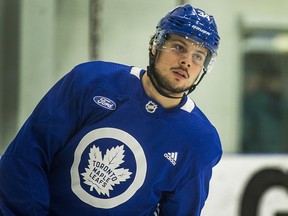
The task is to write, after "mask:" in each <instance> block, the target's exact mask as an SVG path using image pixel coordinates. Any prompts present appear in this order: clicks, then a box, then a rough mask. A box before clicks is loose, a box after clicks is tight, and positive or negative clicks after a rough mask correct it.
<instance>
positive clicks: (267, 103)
mask: <svg viewBox="0 0 288 216" xmlns="http://www.w3.org/2000/svg"><path fill="white" fill-rule="evenodd" d="M185 3H190V4H192V5H193V6H194V7H199V8H201V9H203V10H205V11H206V12H207V13H208V14H211V15H213V16H214V17H215V19H216V22H217V26H218V31H219V34H220V36H221V43H220V49H219V52H218V57H217V60H216V63H215V66H214V69H213V70H212V72H211V73H210V74H208V75H207V76H206V77H205V78H204V79H203V81H202V82H201V84H200V85H199V86H198V87H197V89H196V90H195V92H193V93H192V94H191V95H190V96H191V98H192V99H193V100H194V101H195V102H196V104H197V105H198V106H199V107H200V108H201V109H202V110H203V111H204V113H205V114H206V115H207V116H208V118H209V119H210V120H211V122H212V123H213V124H214V125H215V126H216V128H217V129H218V132H219V134H220V137H221V140H222V144H223V149H224V156H223V160H222V161H221V162H220V164H219V166H217V167H216V170H217V172H215V177H213V181H212V186H213V187H211V188H212V189H211V195H210V196H209V199H208V201H207V207H205V209H204V214H203V215H209V216H212V215H213V216H215V215H217V216H221V215H223V216H224V215H227V216H228V215H229V216H234V215H237V214H239V215H240V214H241V215H245V216H249V215H251V216H252V215H260V216H264V215H265V216H266V215H267V216H269V215H273V216H274V215H275V216H287V215H288V208H287V206H288V196H287V191H288V186H287V184H286V183H285V182H288V177H287V171H288V160H287V155H286V154H287V152H288V85H287V83H288V71H287V70H288V69H287V68H288V15H287V8H288V1H287V0H274V1H270V0H253V1H251V0H242V1H236V0H221V1H216V0H214V1H211V0H210V1H209V0H201V1H200V0H194V1H189V0H186V1H180V0H178V1H177V0H137V1H135V0H121V1H120V0H81V1H80V0H49V1H46V0H0V155H1V154H2V153H3V152H4V151H5V149H6V147H7V145H8V144H9V143H10V142H11V140H12V139H13V138H14V136H15V135H16V133H17V131H18V130H19V128H20V127H21V125H22V124H23V123H24V121H25V120H26V119H27V117H28V116H29V115H30V114H31V112H32V111H33V109H34V107H35V106H36V104H37V103H38V102H39V100H40V99H41V98H42V97H43V95H44V94H45V93H46V92H47V91H48V90H49V89H50V88H51V87H52V85H53V84H55V82H56V81H57V80H59V79H60V78H61V77H62V76H63V75H64V74H66V73H67V72H69V71H70V70H71V69H72V68H73V67H74V66H75V65H77V64H79V63H81V62H86V61H90V60H96V59H100V60H105V61H115V62H119V63H124V64H128V65H133V66H138V67H141V68H146V67H147V64H148V43H149V39H150V37H151V36H152V35H153V33H154V31H155V27H156V24H157V22H158V21H159V20H160V19H161V18H162V17H163V16H164V15H165V14H166V13H167V12H168V11H170V10H171V9H173V8H174V7H175V6H177V5H179V4H185ZM268 168H269V170H268V171H269V172H267V173H266V171H267V169H268ZM271 168H273V169H274V171H275V170H276V171H275V172H277V171H279V172H280V173H282V174H283V175H282V174H281V175H280V176H282V177H283V178H282V177H279V178H276V177H275V176H277V175H276V174H275V173H274V172H270V171H271V170H270V169H271ZM259 171H264V174H265V175H264V176H268V177H267V179H269V176H271V175H272V176H274V177H275V178H272V179H273V180H271V181H268V180H267V181H268V182H269V183H266V184H265V185H266V186H265V187H266V188H265V187H264V186H263V187H264V189H263V194H266V192H267V190H268V189H267V188H270V186H271V187H272V188H274V186H275V185H276V186H277V190H278V189H279V188H280V192H277V191H276V192H275V191H273V194H272V195H271V193H270V195H268V196H269V197H268V198H267V196H266V195H265V196H266V198H263V197H262V196H260V195H259V197H258V199H259V200H260V201H259V202H256V203H255V202H254V204H253V206H250V205H252V204H251V203H253V202H249V201H248V202H247V201H245V196H246V192H247V191H246V189H247V187H248V186H249V183H250V180H251V181H252V180H253V178H254V177H255V176H256V177H257V174H258V172H259ZM232 173H233V174H232ZM266 174H267V175H266ZM237 179H238V180H239V179H242V181H240V182H239V181H237ZM261 179H263V178H261ZM264 179H265V177H264ZM270 179H271V178H270ZM275 179H276V180H275ZM279 179H280V180H279ZM286 180H287V181H286ZM235 182H238V183H237V184H235ZM252 182H253V181H252ZM283 182H284V183H283ZM219 183H220V184H221V187H219ZM262 183H263V181H262ZM214 185H215V186H214ZM227 185H229V186H230V187H227ZM256 185H259V184H256ZM267 185H268V186H269V187H268V186H267ZM225 186H226V187H225ZM213 188H217V189H216V190H215V191H214V189H213ZM252 188H253V187H252ZM281 188H282V190H281ZM283 188H285V190H283ZM255 190H257V191H258V192H259V190H260V189H259V188H257V189H255ZM225 191H226V192H227V193H225ZM252 191H253V190H252ZM283 191H285V192H283ZM248 192H249V190H248ZM264 192H265V193H264ZM219 193H220V194H225V196H224V195H223V196H221V198H219ZM279 193H280V194H279ZM248 194H249V193H248ZM252 194H253V193H252ZM248 197H249V196H248ZM271 197H272V198H271ZM275 197H276V198H275ZM250 198H251V196H250ZM255 199H256V200H257V198H255ZM255 199H254V200H255ZM269 199H271V200H274V202H272V203H274V204H273V205H272V204H271V202H270V201H269ZM263 200H264V201H263ZM265 200H266V201H265ZM267 200H268V201H267ZM227 201H229V202H228V203H230V204H231V205H229V206H230V207H229V208H226V211H223V206H225V205H227ZM264 202H266V203H264ZM245 203H250V204H245ZM263 203H264V204H263ZM243 205H244V207H243ZM245 205H248V207H247V206H245ZM275 205H276V206H275ZM279 205H280V206H279ZM264 206H265V207H264ZM267 206H268V207H267ZM269 206H270V207H269ZM226 207H227V206H226ZM245 208H248V209H250V210H249V211H253V208H255V210H254V214H253V213H251V212H248V213H247V212H245V210H243V209H245ZM267 208H268V209H267ZM217 209H218V210H219V212H217ZM251 209H252V210H251ZM215 212H216V213H215ZM255 212H257V214H256V213H255ZM260 212H261V213H260Z"/></svg>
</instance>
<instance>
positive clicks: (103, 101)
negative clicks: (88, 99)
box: [93, 96, 116, 110]
mask: <svg viewBox="0 0 288 216" xmlns="http://www.w3.org/2000/svg"><path fill="white" fill-rule="evenodd" d="M93 100H94V102H95V103H96V104H98V105H99V106H101V107H103V108H105V109H108V110H115V109H116V104H115V103H114V101H112V100H111V99H109V98H106V97H103V96H95V97H93Z"/></svg>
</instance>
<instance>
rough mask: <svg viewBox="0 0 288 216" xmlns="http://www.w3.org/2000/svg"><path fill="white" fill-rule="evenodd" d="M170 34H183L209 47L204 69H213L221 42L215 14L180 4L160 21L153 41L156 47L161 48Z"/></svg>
mask: <svg viewBox="0 0 288 216" xmlns="http://www.w3.org/2000/svg"><path fill="white" fill-rule="evenodd" d="M169 34H177V35H180V36H183V37H185V38H188V39H191V40H192V41H194V42H196V43H198V44H199V45H202V46H204V47H205V48H207V49H208V50H209V55H208V56H207V58H206V61H205V64H204V69H205V70H206V71H210V70H211V68H212V66H213V63H214V61H215V57H216V55H217V50H218V47H219V42H220V37H219V35H218V31H217V26H216V23H215V20H214V17H213V16H211V15H208V14H206V13H205V12H204V11H203V10H201V9H198V8H193V7H192V6H191V5H189V4H186V5H181V6H178V7H177V8H175V9H174V10H172V11H171V12H169V13H168V14H167V15H166V16H165V17H164V18H162V19H161V20H160V21H159V23H158V25H157V27H156V34H155V37H154V42H153V43H154V44H156V47H158V48H160V47H161V46H162V45H163V43H164V42H165V39H166V36H167V35H169Z"/></svg>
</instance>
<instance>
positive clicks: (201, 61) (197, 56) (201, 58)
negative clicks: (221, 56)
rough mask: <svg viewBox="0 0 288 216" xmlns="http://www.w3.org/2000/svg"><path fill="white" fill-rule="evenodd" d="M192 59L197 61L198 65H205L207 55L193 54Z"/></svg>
mask: <svg viewBox="0 0 288 216" xmlns="http://www.w3.org/2000/svg"><path fill="white" fill-rule="evenodd" d="M192 59H193V61H195V62H196V63H198V64H200V65H203V64H204V61H205V55H204V54H201V53H197V52H196V53H193V55H192Z"/></svg>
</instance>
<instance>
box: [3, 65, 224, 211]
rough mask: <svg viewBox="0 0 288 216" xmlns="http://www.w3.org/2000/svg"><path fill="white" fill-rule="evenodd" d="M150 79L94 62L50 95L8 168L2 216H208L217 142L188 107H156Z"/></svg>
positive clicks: (9, 153)
mask: <svg viewBox="0 0 288 216" xmlns="http://www.w3.org/2000/svg"><path fill="white" fill-rule="evenodd" d="M144 72H145V71H144V70H141V69H139V68H137V67H130V66H125V65H120V64H116V63H107V62H100V61H96V62H88V63H84V64H81V65H78V66H76V67H75V68H74V69H73V70H72V71H71V72H70V73H68V74H67V75H65V76H64V77H63V78H62V79H61V80H60V81H58V82H57V83H56V84H55V86H54V87H52V89H51V90H50V91H49V92H48V93H47V94H46V95H45V96H44V97H43V99H42V100H41V101H40V103H39V104H38V105H37V107H36V108H35V110H34V111H33V113H32V114H31V116H30V117H29V118H28V120H27V121H26V122H25V124H24V125H23V127H22V128H21V129H20V131H19V133H18V134H17V136H16V137H15V139H14V140H13V141H12V143H11V144H10V145H9V147H8V149H7V150H6V152H5V154H4V155H3V156H2V158H1V160H0V206H1V207H0V208H1V209H2V211H3V214H4V215H17V216H18V215H63V216H64V215H70V216H73V215H75V216H76V215H77V216H79V215H85V216H88V215H100V216H105V215H117V216H121V215H124V216H129V215H131V216H142V215H143V216H146V215H157V214H159V215H165V216H169V215H171V216H172V215H173V216H177V215H179V216H180V215H181V216H184V215H191V216H198V215H200V212H201V209H202V207H203V205H204V202H205V200H206V198H207V195H208V190H209V181H210V178H211V175H212V168H213V166H215V165H216V164H217V163H218V161H219V160H220V158H221V154H222V150H221V144H220V139H219V136H218V133H217V131H216V129H215V128H214V127H213V125H212V124H211V123H210V122H209V121H208V119H207V118H206V117H205V115H204V114H203V113H202V112H201V111H200V109H199V108H198V107H197V106H196V105H195V103H194V102H193V101H192V100H191V99H190V98H189V97H187V96H185V97H184V98H183V100H182V102H181V103H180V104H179V105H178V106H177V107H174V108H171V109H164V108H163V107H162V106H161V105H160V104H159V103H157V102H156V101H154V100H153V99H151V98H149V97H148V96H147V95H146V93H145V91H144V88H143V85H142V82H141V78H142V75H143V74H144Z"/></svg>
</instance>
